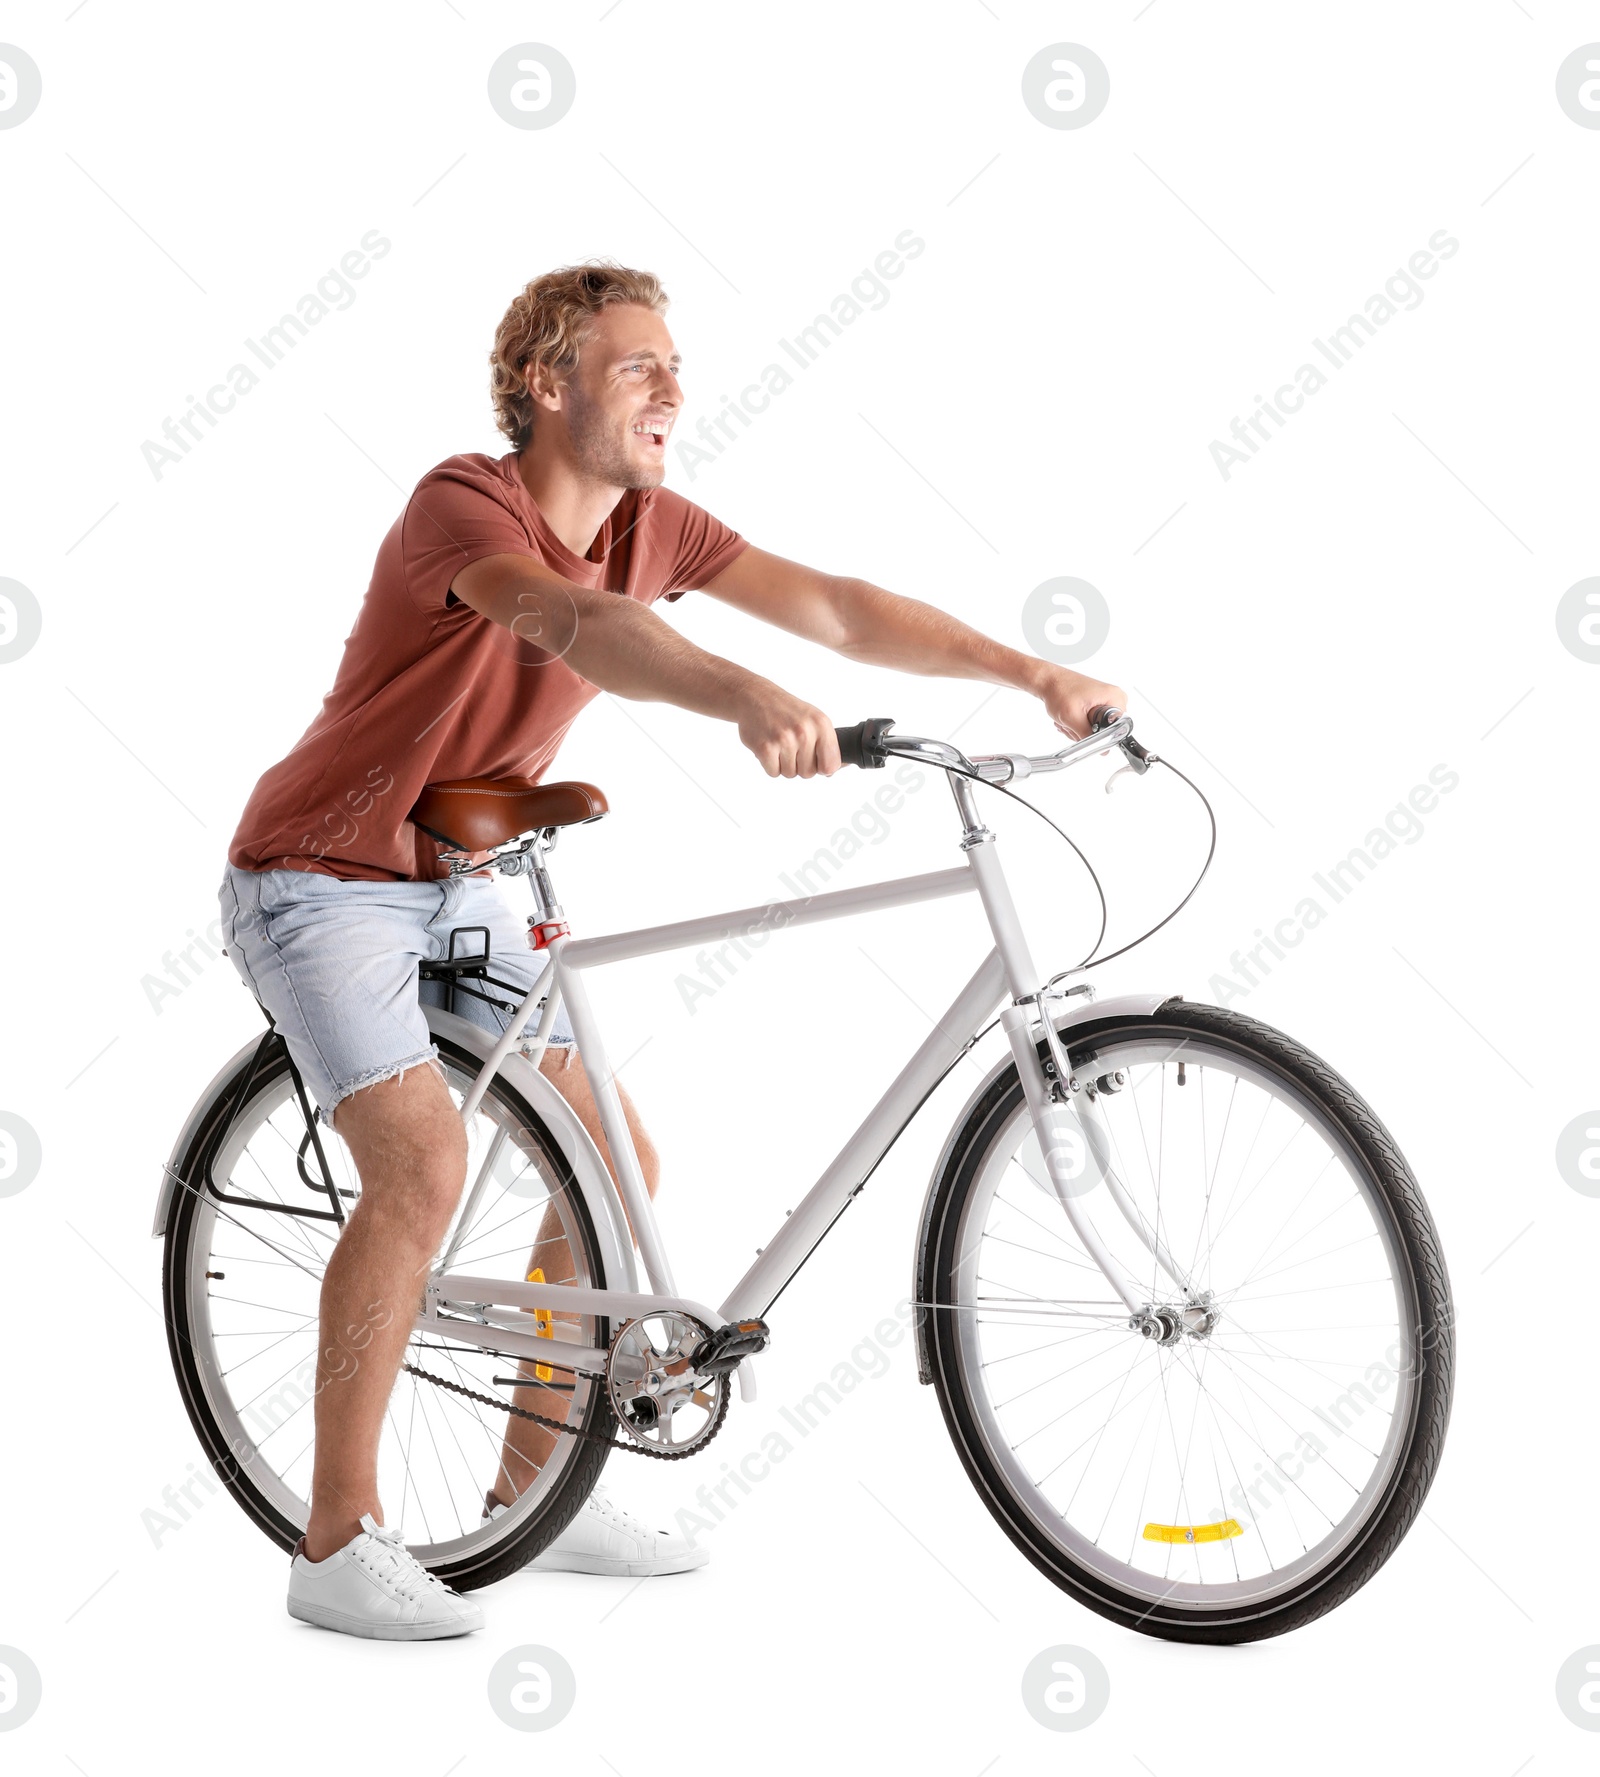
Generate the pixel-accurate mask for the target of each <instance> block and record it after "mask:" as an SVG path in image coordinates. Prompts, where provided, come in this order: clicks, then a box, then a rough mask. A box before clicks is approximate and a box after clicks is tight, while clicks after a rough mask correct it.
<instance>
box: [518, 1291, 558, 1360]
mask: <svg viewBox="0 0 1600 1777" xmlns="http://www.w3.org/2000/svg"><path fill="white" fill-rule="evenodd" d="M523 1282H524V1283H543V1282H544V1267H543V1266H542V1265H535V1266H534V1268H533V1269H532V1270H531V1271H530V1272H529V1273H528V1275H527V1276H526V1277H525V1278H524V1279H523ZM555 1323H556V1317H555V1314H554V1312H553V1311H552V1310H551V1309H549V1308H535V1309H534V1311H533V1330H534V1334H535V1336H536V1337H538V1338H540V1339H553V1338H554V1337H555V1334H554V1333H552V1332H551V1331H550V1329H551V1328H552V1327H553V1326H554V1325H555ZM533 1373H534V1375H535V1376H537V1377H538V1379H539V1380H540V1381H541V1382H553V1381H554V1380H555V1374H556V1373H555V1371H554V1370H552V1369H551V1368H550V1366H549V1365H548V1364H535V1365H534V1366H533Z"/></svg>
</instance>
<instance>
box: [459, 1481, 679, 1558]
mask: <svg viewBox="0 0 1600 1777" xmlns="http://www.w3.org/2000/svg"><path fill="white" fill-rule="evenodd" d="M509 1509H510V1508H509V1507H508V1506H503V1505H502V1504H501V1503H500V1502H499V1500H497V1499H496V1498H495V1497H494V1495H493V1494H492V1493H490V1494H487V1495H485V1497H484V1502H483V1515H484V1517H485V1518H486V1519H488V1518H498V1517H499V1516H500V1514H501V1513H502V1512H504V1511H508V1510H509ZM710 1559H711V1551H710V1550H709V1549H697V1548H695V1547H694V1545H693V1544H692V1543H691V1542H689V1540H688V1539H687V1538H686V1537H682V1536H678V1535H676V1534H675V1533H674V1532H672V1531H670V1530H651V1529H650V1528H649V1526H648V1525H646V1524H644V1523H643V1522H642V1521H641V1520H640V1519H638V1518H636V1517H634V1515H633V1513H632V1512H629V1511H624V1509H623V1508H622V1507H621V1506H619V1505H617V1504H616V1503H615V1501H613V1500H612V1499H611V1497H610V1496H609V1495H608V1494H607V1492H606V1490H605V1488H604V1487H603V1486H602V1487H596V1488H595V1490H594V1491H593V1493H591V1494H590V1495H589V1497H588V1498H587V1499H586V1500H585V1501H584V1502H583V1507H582V1509H581V1510H580V1511H579V1513H578V1515H577V1517H575V1518H574V1519H573V1520H572V1522H571V1523H570V1524H569V1525H568V1526H567V1527H566V1529H565V1530H563V1531H562V1533H561V1534H560V1536H558V1537H557V1538H556V1540H555V1541H554V1542H553V1543H551V1544H550V1546H549V1547H548V1548H547V1549H546V1550H545V1551H544V1552H543V1553H542V1554H539V1555H535V1556H534V1558H533V1559H532V1560H531V1561H530V1562H529V1563H528V1566H529V1567H531V1568H537V1569H539V1570H540V1571H541V1572H544V1573H603V1574H610V1575H613V1576H621V1577H623V1578H626V1579H642V1578H644V1577H645V1576H646V1575H650V1574H658V1573H687V1572H688V1571H689V1569H690V1568H691V1567H704V1566H705V1564H706V1563H707V1562H708V1561H709V1560H710Z"/></svg>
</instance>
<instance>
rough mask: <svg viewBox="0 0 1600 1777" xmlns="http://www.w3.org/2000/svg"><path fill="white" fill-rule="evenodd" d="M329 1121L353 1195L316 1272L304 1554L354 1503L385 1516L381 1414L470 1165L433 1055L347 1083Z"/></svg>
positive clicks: (331, 1547) (348, 1534)
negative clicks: (356, 1193)
mask: <svg viewBox="0 0 1600 1777" xmlns="http://www.w3.org/2000/svg"><path fill="white" fill-rule="evenodd" d="M334 1127H335V1129H337V1131H338V1132H339V1134H340V1136H341V1137H342V1138H343V1139H344V1141H345V1143H346V1144H347V1145H348V1147H349V1149H350V1152H351V1154H352V1155H353V1157H354V1159H355V1163H356V1169H357V1171H358V1172H359V1173H360V1175H361V1197H360V1200H359V1201H358V1202H357V1204H356V1206H355V1208H354V1209H353V1210H352V1211H351V1214H350V1219H349V1221H348V1222H347V1224H346V1225H345V1229H344V1232H343V1233H342V1234H341V1235H340V1237H339V1241H338V1244H337V1245H336V1246H335V1248H334V1250H333V1256H332V1258H331V1259H330V1260H329V1261H328V1269H327V1272H326V1274H325V1275H324V1277H323V1281H322V1308H321V1335H320V1338H319V1340H318V1345H317V1397H316V1408H315V1411H316V1433H317V1444H316V1461H315V1469H314V1472H313V1476H312V1483H311V1518H310V1522H309V1523H308V1524H307V1526H306V1557H307V1559H308V1560H311V1561H321V1560H324V1559H326V1557H327V1556H329V1555H331V1554H332V1553H333V1552H334V1551H335V1550H336V1549H340V1548H343V1547H344V1545H345V1544H346V1543H348V1542H349V1541H350V1539H351V1538H352V1537H353V1536H355V1535H356V1534H357V1533H358V1532H359V1530H360V1528H361V1524H360V1519H361V1515H362V1513H363V1512H370V1513H372V1515H373V1517H374V1518H375V1519H377V1521H378V1522H379V1523H382V1521H383V1512H382V1508H381V1507H380V1505H379V1503H378V1441H379V1437H380V1434H381V1432H382V1429H383V1416H384V1413H385V1412H386V1410H387V1408H388V1405H389V1395H390V1392H391V1391H392V1389H393V1387H394V1380H395V1377H396V1375H397V1374H398V1373H399V1369H400V1359H401V1356H402V1355H403V1353H404V1351H405V1347H406V1342H407V1340H408V1339H409V1338H410V1337H411V1330H412V1322H413V1319H414V1317H415V1314H416V1310H417V1306H418V1303H419V1301H420V1299H421V1295H422V1287H423V1284H424V1283H425V1282H426V1280H427V1274H428V1267H429V1265H430V1264H431V1263H432V1261H433V1258H434V1255H435V1253H436V1252H437V1251H438V1248H439V1244H440V1242H441V1241H442V1240H443V1239H444V1236H445V1232H446V1230H447V1229H448V1228H449V1226H450V1218H451V1216H452V1215H453V1214H454V1212H455V1207H456V1204H457V1203H458V1202H459V1200H460V1197H461V1189H462V1185H463V1184H464V1182H465V1180H466V1168H467V1139H466V1131H465V1129H464V1128H463V1127H462V1123H461V1117H460V1115H459V1113H458V1112H457V1110H456V1108H455V1105H454V1103H453V1102H452V1100H451V1097H450V1094H449V1092H448V1091H447V1090H446V1088H445V1084H444V1081H443V1079H442V1078H441V1077H440V1075H439V1073H438V1071H437V1070H436V1069H435V1068H434V1067H432V1066H431V1065H426V1064H424V1065H419V1066H415V1067H410V1068H407V1069H406V1071H405V1072H404V1073H403V1074H400V1075H397V1076H395V1077H394V1078H393V1079H389V1080H382V1081H379V1082H378V1084H376V1085H373V1086H364V1087H362V1088H361V1089H360V1090H359V1091H356V1092H352V1093H351V1094H350V1095H349V1096H348V1097H347V1098H345V1099H344V1100H343V1101H342V1102H341V1103H340V1105H339V1106H338V1108H337V1110H336V1111H335V1113H334Z"/></svg>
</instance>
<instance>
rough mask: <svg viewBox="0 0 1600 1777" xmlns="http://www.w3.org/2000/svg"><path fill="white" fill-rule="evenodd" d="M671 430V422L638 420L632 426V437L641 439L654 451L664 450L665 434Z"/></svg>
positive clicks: (665, 444)
mask: <svg viewBox="0 0 1600 1777" xmlns="http://www.w3.org/2000/svg"><path fill="white" fill-rule="evenodd" d="M671 430H672V421H671V420H638V421H636V422H635V424H634V427H633V435H634V437H635V438H642V439H643V440H644V441H645V443H646V444H648V445H650V446H651V447H652V448H654V449H656V450H665V449H666V446H667V434H668V432H670V431H671Z"/></svg>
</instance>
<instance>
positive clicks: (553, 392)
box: [522, 364, 561, 413]
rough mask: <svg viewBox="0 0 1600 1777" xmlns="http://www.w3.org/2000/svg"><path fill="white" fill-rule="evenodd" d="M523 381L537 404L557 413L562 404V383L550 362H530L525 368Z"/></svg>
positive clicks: (548, 411)
mask: <svg viewBox="0 0 1600 1777" xmlns="http://www.w3.org/2000/svg"><path fill="white" fill-rule="evenodd" d="M522 375H523V381H524V382H525V383H526V385H527V389H528V394H529V395H530V396H531V397H532V399H533V402H534V404H535V405H536V406H538V407H542V408H543V409H544V410H545V411H546V412H547V413H555V412H556V411H557V410H558V409H559V408H560V406H561V384H560V381H559V380H558V379H557V378H556V376H555V375H554V374H553V373H552V371H551V369H550V366H549V365H548V364H529V365H527V366H526V367H525V369H524V370H523V373H522Z"/></svg>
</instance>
